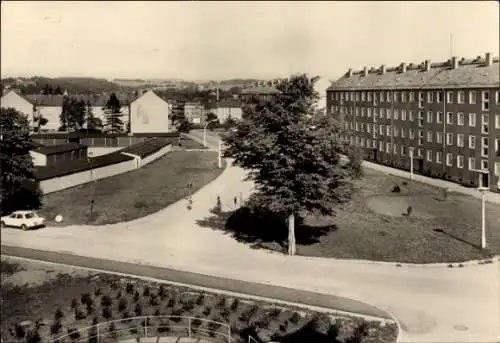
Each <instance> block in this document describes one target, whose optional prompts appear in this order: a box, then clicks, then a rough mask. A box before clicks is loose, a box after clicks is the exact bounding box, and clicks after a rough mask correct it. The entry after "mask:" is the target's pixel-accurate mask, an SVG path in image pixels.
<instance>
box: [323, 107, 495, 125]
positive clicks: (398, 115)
mask: <svg viewBox="0 0 500 343" xmlns="http://www.w3.org/2000/svg"><path fill="white" fill-rule="evenodd" d="M338 109H340V110H341V111H342V113H347V114H351V115H352V112H353V111H354V112H355V115H356V117H361V118H363V117H366V118H371V117H372V114H373V122H377V120H378V118H380V119H387V120H391V119H393V120H401V121H414V120H415V112H414V111H408V112H407V111H406V110H405V109H401V110H399V109H394V110H391V109H390V108H380V109H379V108H371V107H366V108H365V107H361V108H356V109H355V110H353V108H352V107H349V108H347V111H344V109H345V108H344V107H340V108H337V107H336V106H334V108H332V112H335V111H336V110H338ZM379 110H380V111H379ZM426 114H427V115H426V116H425V119H424V112H423V111H419V112H418V123H419V126H423V125H424V120H426V121H427V123H428V124H432V123H434V122H435V123H436V124H442V123H443V120H444V115H443V112H436V113H435V114H436V115H435V116H434V112H433V111H427V113H426ZM476 117H477V115H476V113H469V114H468V116H467V117H466V115H465V113H464V112H457V113H453V112H446V124H448V125H454V124H455V125H458V126H464V125H465V119H466V118H467V119H468V120H467V125H468V126H469V127H476V122H477V119H476ZM488 123H489V114H487V113H483V114H481V125H483V126H484V125H486V126H487V125H488ZM495 128H496V129H500V114H496V115H495ZM485 129H486V130H485V131H487V127H486V128H485Z"/></svg>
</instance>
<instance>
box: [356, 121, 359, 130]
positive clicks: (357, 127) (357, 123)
mask: <svg viewBox="0 0 500 343" xmlns="http://www.w3.org/2000/svg"><path fill="white" fill-rule="evenodd" d="M356 131H359V122H356Z"/></svg>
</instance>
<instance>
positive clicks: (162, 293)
mask: <svg viewBox="0 0 500 343" xmlns="http://www.w3.org/2000/svg"><path fill="white" fill-rule="evenodd" d="M165 295H166V293H165V287H163V285H160V287H159V288H158V296H159V297H160V298H161V299H162V300H163V299H164V298H165Z"/></svg>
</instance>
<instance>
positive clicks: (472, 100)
mask: <svg viewBox="0 0 500 343" xmlns="http://www.w3.org/2000/svg"><path fill="white" fill-rule="evenodd" d="M331 94H332V95H331V99H332V100H337V101H340V102H341V103H343V102H344V101H357V102H359V101H362V102H363V101H370V102H372V101H373V103H374V104H377V103H378V102H381V103H382V102H388V103H392V102H393V101H394V102H395V103H406V102H415V101H416V99H415V94H418V104H419V106H420V107H423V106H424V100H427V103H428V104H432V103H442V102H443V98H444V94H446V103H447V104H453V103H457V104H465V103H466V102H467V103H469V104H471V105H474V104H476V103H477V91H467V92H466V91H446V93H443V92H442V91H425V92H424V91H418V92H414V91H378V92H376V91H373V92H371V91H349V92H332V93H331ZM424 94H425V96H424ZM495 102H496V103H497V104H499V103H500V91H496V92H495ZM481 103H482V108H483V111H488V110H489V108H490V92H489V91H482V92H481Z"/></svg>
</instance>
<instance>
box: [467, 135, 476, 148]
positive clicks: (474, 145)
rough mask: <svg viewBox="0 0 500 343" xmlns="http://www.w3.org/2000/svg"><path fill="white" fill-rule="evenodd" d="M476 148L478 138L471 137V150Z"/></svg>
mask: <svg viewBox="0 0 500 343" xmlns="http://www.w3.org/2000/svg"><path fill="white" fill-rule="evenodd" d="M475 148H476V136H469V149H475Z"/></svg>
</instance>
